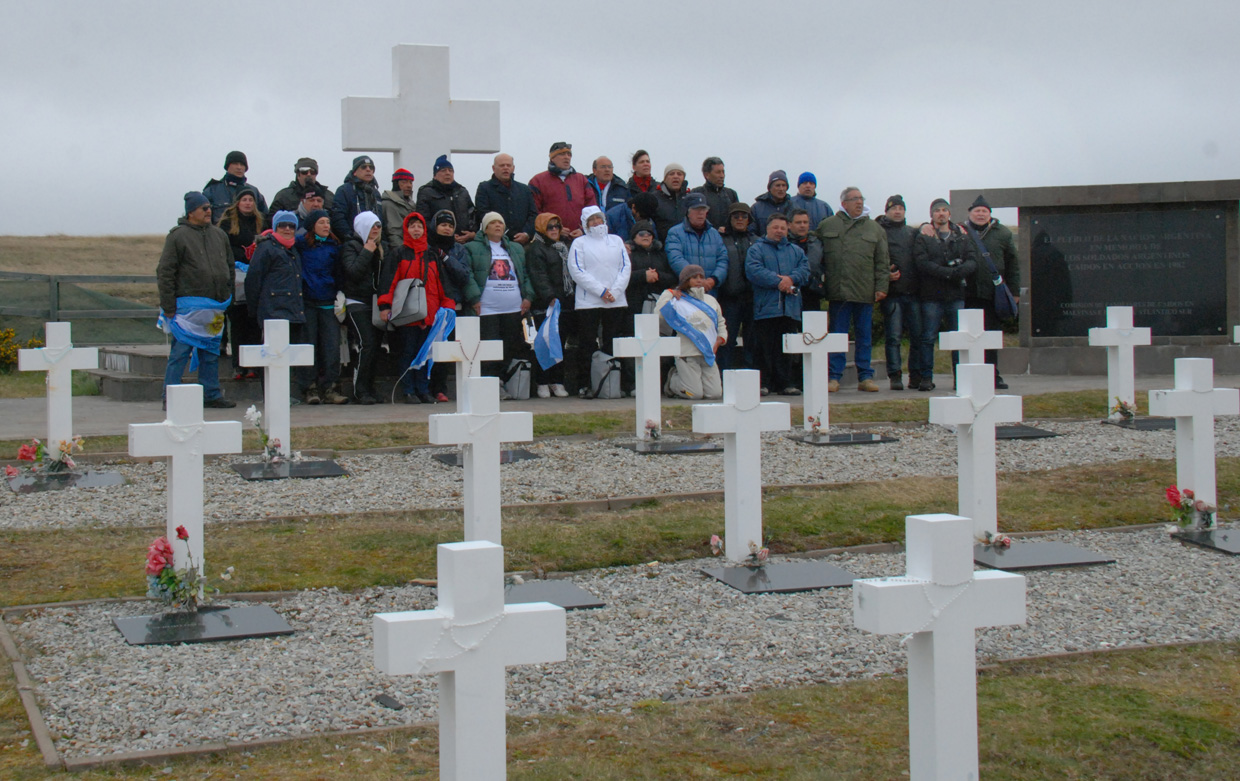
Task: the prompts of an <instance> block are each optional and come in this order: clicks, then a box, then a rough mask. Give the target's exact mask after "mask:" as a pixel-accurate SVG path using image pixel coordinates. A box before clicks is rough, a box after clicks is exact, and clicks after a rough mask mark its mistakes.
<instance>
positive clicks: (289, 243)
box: [271, 230, 297, 249]
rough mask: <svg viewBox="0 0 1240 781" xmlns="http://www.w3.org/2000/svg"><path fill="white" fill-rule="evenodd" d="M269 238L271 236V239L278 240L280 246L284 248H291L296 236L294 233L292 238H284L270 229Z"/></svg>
mask: <svg viewBox="0 0 1240 781" xmlns="http://www.w3.org/2000/svg"><path fill="white" fill-rule="evenodd" d="M271 238H273V239H275V240H276V241H278V242H279V243H280V246H281V247H284V248H285V249H292V248H293V244H294V243H295V242H296V241H297V236H296V234H294V235H293V237H292V238H290V239H286V238H284V237H283V236H281V235H280V234H278V233H276V232H275V231H274V230H273V231H271Z"/></svg>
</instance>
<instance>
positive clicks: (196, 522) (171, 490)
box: [129, 385, 241, 574]
mask: <svg viewBox="0 0 1240 781" xmlns="http://www.w3.org/2000/svg"><path fill="white" fill-rule="evenodd" d="M240 452H241V423H240V422H239V421H236V420H221V421H214V422H211V423H204V422H203V420H202V386H201V385H169V386H168V416H167V418H166V419H165V420H164V422H163V423H131V424H130V425H129V455H131V456H167V457H168V462H169V463H168V470H167V478H166V479H167V495H168V500H167V512H166V513H165V518H166V526H167V535H168V541H169V542H172V548H173V557H174V562H173V568H174V569H177V570H181V569H184V568H185V567H187V566H189V560H188V558H187V557H188V555H189V553H190V551H192V552H193V554H194V558H195V559H196V561H195V564H197V565H198V566H199V567H201V569H200V570H199V571H200V572H202V573H204V574H205V573H206V571H207V570H206V563H205V553H206V552H205V550H204V549H203V539H202V462H203V456H204V455H207V454H210V453H240ZM178 526H184V527H185V530H186V531H187V532H189V541H188V543H189V550H188V551H182V550H181V546H180V545H177V544H176V543H175V542H173V540H175V539H176V528H177V527H178Z"/></svg>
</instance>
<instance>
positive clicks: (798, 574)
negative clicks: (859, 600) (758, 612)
mask: <svg viewBox="0 0 1240 781" xmlns="http://www.w3.org/2000/svg"><path fill="white" fill-rule="evenodd" d="M702 574H703V575H709V576H710V577H712V578H714V579H715V580H718V581H721V582H723V583H725V584H727V585H729V586H731V587H732V588H734V589H736V590H737V591H740V592H741V593H743V594H791V593H794V592H797V591H813V590H815V589H820V588H845V587H848V586H852V583H853V581H854V580H856V578H857V576H856V575H854V574H852V573H851V572H849V571H848V570H846V569H842V568H840V567H837V566H835V565H834V564H828V563H827V562H825V561H805V562H788V563H783V562H781V563H776V564H767V565H766V566H765V567H743V566H742V567H703V568H702Z"/></svg>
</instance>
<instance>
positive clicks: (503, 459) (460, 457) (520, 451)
mask: <svg viewBox="0 0 1240 781" xmlns="http://www.w3.org/2000/svg"><path fill="white" fill-rule="evenodd" d="M431 458H433V459H435V460H436V461H438V462H439V463H441V464H447V465H448V466H465V454H464V453H462V452H461V451H459V450H456V451H453V452H451V453H436V454H435V455H433V456H431ZM536 458H542V456H540V455H538V454H537V453H534V452H532V451H529V450H526V449H525V448H523V447H518V448H513V449H511V450H501V451H499V462H500V463H501V464H511V463H513V462H515V461H533V460H534V459H536Z"/></svg>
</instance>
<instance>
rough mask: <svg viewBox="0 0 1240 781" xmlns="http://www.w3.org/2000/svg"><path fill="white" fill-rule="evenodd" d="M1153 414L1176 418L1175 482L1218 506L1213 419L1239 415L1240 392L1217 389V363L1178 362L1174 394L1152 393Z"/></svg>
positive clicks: (1153, 391)
mask: <svg viewBox="0 0 1240 781" xmlns="http://www.w3.org/2000/svg"><path fill="white" fill-rule="evenodd" d="M1150 414H1151V415H1162V416H1165V417H1168V418H1175V482H1176V485H1177V486H1179V488H1180V490H1184V489H1185V488H1189V489H1192V491H1193V493H1194V494H1195V495H1196V497H1197V499H1199V500H1200V501H1203V502H1205V503H1206V504H1209V505H1214V506H1216V507H1217V506H1218V486H1217V484H1216V482H1215V472H1214V416H1215V415H1240V390H1236V389H1235V388H1215V387H1214V361H1212V360H1211V359H1209V358H1177V359H1176V360H1175V390H1152V391H1150Z"/></svg>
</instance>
